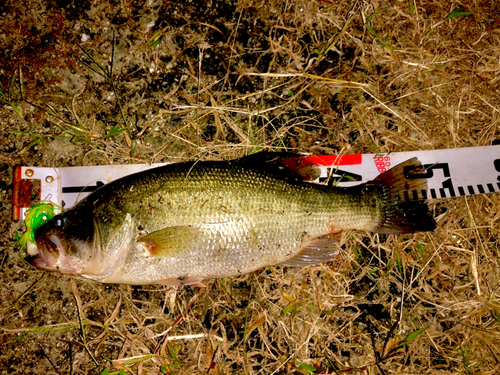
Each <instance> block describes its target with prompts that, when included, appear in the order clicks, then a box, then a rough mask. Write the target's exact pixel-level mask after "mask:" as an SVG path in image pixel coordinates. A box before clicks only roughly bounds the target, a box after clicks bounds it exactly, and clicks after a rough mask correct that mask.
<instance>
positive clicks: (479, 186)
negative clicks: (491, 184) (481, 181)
mask: <svg viewBox="0 0 500 375" xmlns="http://www.w3.org/2000/svg"><path fill="white" fill-rule="evenodd" d="M477 189H478V190H479V194H484V188H483V185H477Z"/></svg>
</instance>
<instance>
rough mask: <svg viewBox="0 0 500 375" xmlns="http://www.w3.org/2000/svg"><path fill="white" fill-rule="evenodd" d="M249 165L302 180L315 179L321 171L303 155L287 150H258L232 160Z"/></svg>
mask: <svg viewBox="0 0 500 375" xmlns="http://www.w3.org/2000/svg"><path fill="white" fill-rule="evenodd" d="M234 161H235V162H237V163H241V164H244V165H248V166H250V167H259V168H263V169H265V170H268V171H270V172H272V173H274V174H281V175H290V176H292V177H294V178H299V179H300V180H304V181H312V180H315V179H317V178H318V177H319V176H320V174H321V171H320V169H319V168H318V167H317V166H316V165H315V164H311V163H310V162H306V161H305V158H304V156H302V155H298V154H294V153H288V152H267V151H263V152H259V153H256V154H252V155H248V156H244V157H242V158H240V159H236V160H234Z"/></svg>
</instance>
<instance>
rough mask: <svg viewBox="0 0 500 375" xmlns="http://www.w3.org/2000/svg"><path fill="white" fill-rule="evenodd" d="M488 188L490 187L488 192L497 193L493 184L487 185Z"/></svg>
mask: <svg viewBox="0 0 500 375" xmlns="http://www.w3.org/2000/svg"><path fill="white" fill-rule="evenodd" d="M486 186H488V190H489V191H490V193H494V192H495V188H494V187H493V184H487V185H486Z"/></svg>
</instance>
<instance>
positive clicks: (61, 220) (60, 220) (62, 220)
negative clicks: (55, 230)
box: [54, 217, 66, 227]
mask: <svg viewBox="0 0 500 375" xmlns="http://www.w3.org/2000/svg"><path fill="white" fill-rule="evenodd" d="M65 223H66V218H65V217H58V218H56V219H55V222H54V224H55V226H56V227H62V226H63V225H64V224H65Z"/></svg>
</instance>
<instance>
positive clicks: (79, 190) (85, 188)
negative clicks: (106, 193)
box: [62, 181, 104, 193]
mask: <svg viewBox="0 0 500 375" xmlns="http://www.w3.org/2000/svg"><path fill="white" fill-rule="evenodd" d="M101 186H104V182H101V181H97V182H96V183H95V185H94V186H92V185H87V186H70V187H63V188H62V192H63V193H91V192H93V191H95V190H97V189H99V188H100V187H101Z"/></svg>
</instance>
